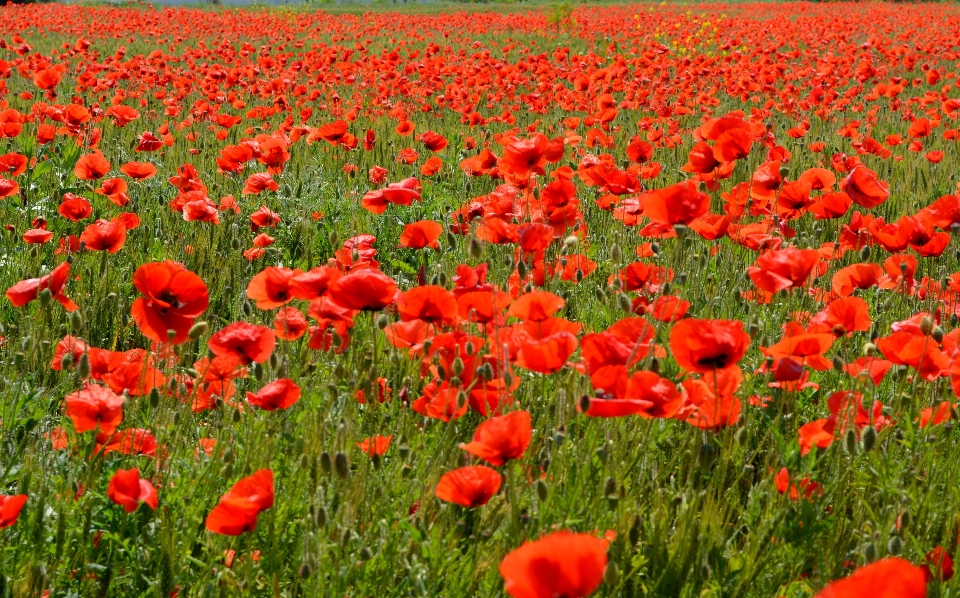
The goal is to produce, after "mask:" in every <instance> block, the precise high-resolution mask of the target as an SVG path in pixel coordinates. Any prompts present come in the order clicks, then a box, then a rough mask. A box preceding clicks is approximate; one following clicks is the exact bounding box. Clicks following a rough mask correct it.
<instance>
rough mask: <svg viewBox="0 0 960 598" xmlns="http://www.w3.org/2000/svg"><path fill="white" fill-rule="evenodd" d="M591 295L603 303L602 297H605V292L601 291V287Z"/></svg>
mask: <svg viewBox="0 0 960 598" xmlns="http://www.w3.org/2000/svg"><path fill="white" fill-rule="evenodd" d="M593 294H594V295H595V296H596V297H597V300H598V301H603V299H604V297H606V296H607V292H606V291H604V290H603V287H597V288H596V290H594V292H593Z"/></svg>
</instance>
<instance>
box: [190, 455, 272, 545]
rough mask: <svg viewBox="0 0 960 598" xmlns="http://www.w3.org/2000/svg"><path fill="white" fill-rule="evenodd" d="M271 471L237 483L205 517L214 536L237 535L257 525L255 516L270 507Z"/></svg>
mask: <svg viewBox="0 0 960 598" xmlns="http://www.w3.org/2000/svg"><path fill="white" fill-rule="evenodd" d="M273 499H274V489H273V471H271V470H269V469H261V470H259V471H257V472H255V473H254V474H253V475H251V476H248V477H245V478H243V479H241V480H239V481H238V482H237V483H236V484H234V485H233V488H231V489H230V491H229V492H227V493H226V494H224V495H223V496H222V497H220V503H219V504H218V505H217V506H216V507H214V508H213V510H212V511H210V514H209V515H207V520H206V527H207V529H208V530H209V531H211V532H213V533H215V534H223V535H225V536H239V535H240V534H242V533H244V532H248V531H252V530H253V529H254V528H255V527H256V526H257V516H258V515H259V514H260V513H261V512H262V511H265V510H267V509H269V508H271V507H272V506H273Z"/></svg>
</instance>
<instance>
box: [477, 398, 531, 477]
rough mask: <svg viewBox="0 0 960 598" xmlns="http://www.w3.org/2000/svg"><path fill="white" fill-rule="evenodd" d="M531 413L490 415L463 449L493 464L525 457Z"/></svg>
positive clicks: (528, 440)
mask: <svg viewBox="0 0 960 598" xmlns="http://www.w3.org/2000/svg"><path fill="white" fill-rule="evenodd" d="M530 434H531V428H530V414H529V413H528V412H526V411H523V410H519V411H512V412H510V413H508V414H506V415H501V416H495V417H491V418H490V419H488V420H486V421H485V422H483V423H481V424H480V425H479V426H477V429H476V431H475V432H474V433H473V440H472V441H471V442H469V443H467V444H461V445H460V448H462V449H463V450H465V451H467V452H468V453H470V454H472V455H476V456H477V457H480V458H481V459H483V460H484V461H486V462H487V463H489V464H491V465H503V464H504V463H506V462H507V461H510V460H512V459H519V458H520V457H522V456H523V453H524V451H526V450H527V446H529V445H530Z"/></svg>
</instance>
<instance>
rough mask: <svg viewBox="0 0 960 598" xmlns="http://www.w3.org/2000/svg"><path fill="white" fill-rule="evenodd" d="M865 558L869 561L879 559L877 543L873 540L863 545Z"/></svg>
mask: <svg viewBox="0 0 960 598" xmlns="http://www.w3.org/2000/svg"><path fill="white" fill-rule="evenodd" d="M863 558H864V560H866V561H867V562H868V563H872V562H874V561H875V560H877V545H876V544H874V543H873V542H869V543H867V545H866V546H864V547H863Z"/></svg>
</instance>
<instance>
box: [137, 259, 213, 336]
mask: <svg viewBox="0 0 960 598" xmlns="http://www.w3.org/2000/svg"><path fill="white" fill-rule="evenodd" d="M133 286H135V287H136V288H137V290H138V291H140V292H141V293H142V294H143V295H145V296H144V297H141V298H139V299H137V300H136V301H134V302H133V305H132V306H131V307H130V313H131V315H132V316H133V320H134V321H135V322H136V323H137V326H138V327H139V328H140V331H141V332H142V333H143V335H144V336H146V337H147V338H149V339H151V340H155V341H157V342H161V343H166V342H169V343H172V344H174V345H178V344H180V343H183V342H185V341H186V340H187V334H188V333H189V332H190V328H191V327H192V326H193V323H194V320H195V319H196V318H197V316H199V315H200V314H202V313H203V312H204V311H206V309H207V305H208V304H209V302H210V293H209V291H208V290H207V285H206V284H205V283H204V282H203V280H202V279H201V278H200V277H199V276H197V275H196V274H194V273H193V272H191V271H189V270H187V269H186V268H184V267H183V265H182V264H179V263H177V262H174V261H170V260H166V261H163V262H150V263H147V264H143V265H142V266H140V267H139V268H137V271H136V272H134V273H133ZM170 330H173V332H174V333H173V336H172V337H171V336H170V334H169V331H170Z"/></svg>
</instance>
